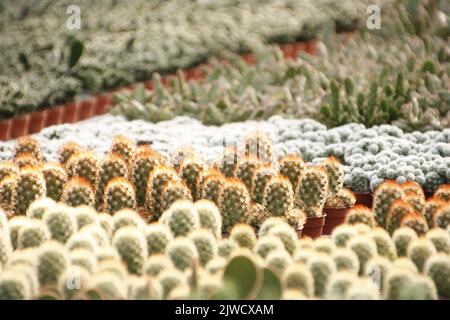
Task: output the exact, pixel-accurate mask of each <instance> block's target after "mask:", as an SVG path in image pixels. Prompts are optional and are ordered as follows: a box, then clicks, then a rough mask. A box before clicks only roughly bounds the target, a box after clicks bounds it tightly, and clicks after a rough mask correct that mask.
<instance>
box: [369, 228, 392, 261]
mask: <svg viewBox="0 0 450 320" xmlns="http://www.w3.org/2000/svg"><path fill="white" fill-rule="evenodd" d="M370 237H371V238H372V239H373V240H374V241H375V244H376V245H377V252H378V254H379V255H380V256H384V257H386V258H388V259H389V260H394V259H396V258H397V250H396V247H395V244H394V242H393V241H392V239H391V237H390V236H389V233H387V232H386V230H384V229H382V228H375V229H373V230H371V232H370Z"/></svg>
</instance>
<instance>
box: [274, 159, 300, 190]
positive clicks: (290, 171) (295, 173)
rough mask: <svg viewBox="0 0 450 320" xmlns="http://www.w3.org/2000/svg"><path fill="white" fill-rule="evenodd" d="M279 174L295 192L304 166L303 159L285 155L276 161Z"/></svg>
mask: <svg viewBox="0 0 450 320" xmlns="http://www.w3.org/2000/svg"><path fill="white" fill-rule="evenodd" d="M278 165H279V170H280V174H281V175H283V176H285V177H287V178H288V179H289V181H290V182H291V184H292V189H293V190H296V189H297V186H298V184H299V182H300V179H301V176H302V172H303V170H304V169H305V167H306V165H305V162H304V161H303V159H302V158H301V157H299V156H297V155H293V154H290V155H286V156H284V157H282V158H281V159H280V160H279V161H278Z"/></svg>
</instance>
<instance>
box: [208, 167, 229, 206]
mask: <svg viewBox="0 0 450 320" xmlns="http://www.w3.org/2000/svg"><path fill="white" fill-rule="evenodd" d="M224 184H225V176H224V175H223V174H222V173H221V172H220V171H218V170H216V169H214V168H211V169H209V170H208V171H207V173H205V178H204V179H203V199H206V200H211V201H212V202H214V203H215V204H216V205H217V204H218V199H219V191H220V189H221V188H222V186H223V185H224Z"/></svg>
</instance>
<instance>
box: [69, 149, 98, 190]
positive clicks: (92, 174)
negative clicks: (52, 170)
mask: <svg viewBox="0 0 450 320" xmlns="http://www.w3.org/2000/svg"><path fill="white" fill-rule="evenodd" d="M99 172H100V164H99V160H98V159H97V157H96V156H95V155H94V154H93V153H92V152H91V151H80V152H77V153H75V154H73V155H72V156H71V157H70V159H69V160H68V162H67V173H68V175H69V177H70V178H71V177H81V178H84V179H86V180H87V181H88V182H89V183H90V184H91V186H92V188H93V189H96V188H97V184H98V179H99Z"/></svg>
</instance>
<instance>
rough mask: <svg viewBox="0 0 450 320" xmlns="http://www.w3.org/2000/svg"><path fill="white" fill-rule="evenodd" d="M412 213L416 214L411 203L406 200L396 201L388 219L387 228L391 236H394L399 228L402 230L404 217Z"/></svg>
mask: <svg viewBox="0 0 450 320" xmlns="http://www.w3.org/2000/svg"><path fill="white" fill-rule="evenodd" d="M412 213H414V207H413V206H412V205H411V204H410V203H408V202H406V201H404V200H395V201H394V202H393V203H392V205H391V207H390V209H389V211H388V214H387V217H386V225H385V226H386V230H387V231H388V232H389V234H391V235H392V234H393V233H394V231H395V230H396V229H397V228H400V225H401V221H402V219H403V217H405V216H407V215H408V214H412Z"/></svg>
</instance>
